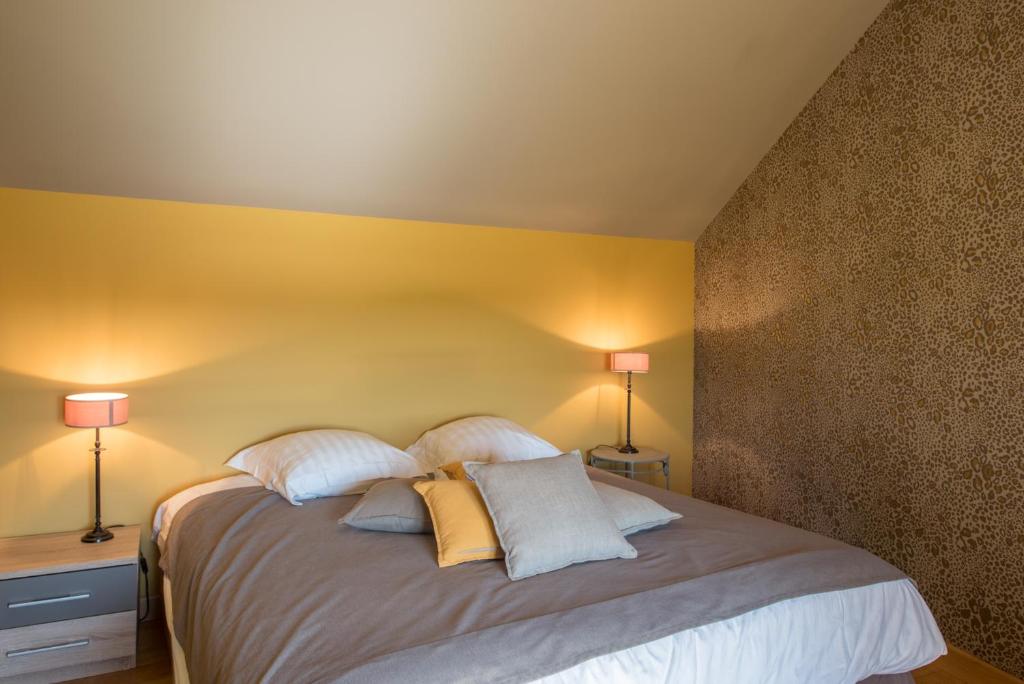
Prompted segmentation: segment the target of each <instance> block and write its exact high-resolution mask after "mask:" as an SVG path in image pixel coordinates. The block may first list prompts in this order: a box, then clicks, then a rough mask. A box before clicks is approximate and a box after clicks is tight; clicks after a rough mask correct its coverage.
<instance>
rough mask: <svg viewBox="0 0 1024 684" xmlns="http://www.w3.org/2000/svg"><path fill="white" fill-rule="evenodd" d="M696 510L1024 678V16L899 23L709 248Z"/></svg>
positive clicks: (838, 80) (947, 15)
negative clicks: (839, 571)
mask: <svg viewBox="0 0 1024 684" xmlns="http://www.w3.org/2000/svg"><path fill="white" fill-rule="evenodd" d="M696 288H697V315H696V328H697V332H696V348H695V354H696V389H695V463H694V493H695V494H696V495H697V496H699V497H701V498H705V499H709V500H711V501H715V502H717V503H721V504H724V505H727V506H732V507H735V508H739V509H742V510H746V511H750V512H753V513H756V514H759V515H764V516H767V517H770V518H775V519H777V520H781V521H784V522H787V523H790V524H794V525H798V526H801V527H805V528H808V529H812V530H815V531H818V532H822V533H824V534H828V535H831V536H833V537H836V538H839V539H842V540H845V541H847V542H849V543H852V544H856V545H858V546H862V547H865V548H867V549H869V550H871V551H873V552H874V553H877V554H878V555H880V556H882V557H883V558H885V559H887V560H889V561H890V562H892V563H894V564H895V565H897V566H899V567H900V568H902V569H903V570H904V571H906V572H907V573H908V574H909V575H910V576H912V577H913V578H914V579H915V580H917V582H918V583H919V585H920V587H921V590H922V592H923V593H924V595H925V598H926V599H927V600H928V603H929V605H930V606H931V607H932V609H933V611H934V613H935V615H936V617H937V619H938V621H939V624H940V626H941V627H942V630H943V633H944V634H945V636H946V638H947V640H949V641H950V642H952V643H954V644H956V645H958V646H960V647H962V648H964V649H966V650H968V651H970V652H972V653H974V654H976V655H978V656H979V657H981V658H983V659H985V660H987V661H989V662H991V663H992V664H994V665H996V666H997V667H1000V668H1002V669H1004V670H1006V671H1009V672H1012V673H1014V674H1016V675H1018V676H1020V675H1024V4H1022V3H1021V1H1020V0H959V1H957V0H930V1H925V0H922V1H919V2H906V1H897V2H893V3H892V4H891V5H890V6H889V7H887V8H886V9H885V10H884V11H883V13H882V14H881V16H880V17H879V18H878V20H877V21H876V22H875V23H874V25H873V26H872V27H871V28H870V29H869V30H868V32H867V33H866V35H865V36H864V37H863V38H862V39H861V41H860V42H859V43H858V45H857V46H856V48H855V49H854V51H853V52H852V53H851V54H850V55H849V56H848V57H847V58H846V59H845V61H844V62H843V63H842V64H841V65H840V67H839V68H838V69H837V70H836V71H835V72H834V73H833V74H832V76H831V77H830V78H829V79H828V81H827V82H826V83H825V84H824V86H823V87H822V88H821V90H820V91H819V92H818V93H817V94H816V95H815V96H814V98H813V99H812V100H811V102H810V103H809V104H808V105H807V107H806V108H805V110H804V111H803V112H802V113H801V114H800V115H799V117H798V118H797V119H796V120H795V121H794V122H793V123H792V125H791V126H790V128H789V129H788V130H787V131H786V133H785V134H784V135H783V136H782V137H781V138H780V139H779V141H778V142H777V143H776V145H775V146H774V148H773V149H772V150H771V151H770V152H769V153H768V155H767V156H766V157H765V158H764V159H763V160H762V161H761V163H760V165H759V166H758V167H757V169H756V170H755V171H754V172H753V173H752V174H751V175H750V177H749V178H747V180H746V181H745V183H744V184H743V186H742V187H741V188H740V189H739V190H738V191H737V192H736V194H735V196H734V197H733V198H732V199H731V200H730V201H729V203H728V204H727V205H726V206H725V207H724V208H723V209H722V211H721V213H720V214H719V216H718V217H717V218H716V219H715V221H714V222H713V223H712V224H711V225H710V226H709V227H708V229H707V231H706V232H705V234H704V235H703V236H702V237H701V239H700V240H699V242H698V243H697V273H696Z"/></svg>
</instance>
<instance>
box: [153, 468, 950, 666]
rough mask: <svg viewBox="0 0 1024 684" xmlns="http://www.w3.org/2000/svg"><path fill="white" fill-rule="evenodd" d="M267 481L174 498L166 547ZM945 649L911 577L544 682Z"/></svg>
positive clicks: (895, 660) (770, 612)
mask: <svg viewBox="0 0 1024 684" xmlns="http://www.w3.org/2000/svg"><path fill="white" fill-rule="evenodd" d="M252 486H260V484H259V482H257V481H256V480H255V479H253V478H251V477H249V476H248V475H236V476H232V477H226V478H223V479H221V480H215V481H213V482H207V483H204V484H201V485H197V486H195V487H190V488H189V489H186V490H185V491H183V492H180V493H179V494H176V495H175V496H173V497H171V498H170V499H168V500H167V501H165V502H164V503H163V504H161V505H160V507H159V509H158V510H157V513H156V516H155V517H154V519H153V538H154V539H155V540H156V541H157V544H158V546H159V547H160V548H161V550H163V544H164V542H165V541H166V539H167V532H168V531H169V530H170V526H171V524H172V523H173V520H174V516H175V515H176V514H177V512H178V511H180V510H181V508H182V507H183V506H184V505H185V504H187V503H188V502H189V501H191V500H193V499H195V498H197V497H199V496H203V495H205V494H210V493H213V492H217V491H223V490H225V489H234V488H237V487H252ZM163 597H164V608H165V611H166V619H167V627H168V631H169V632H170V637H171V651H172V662H173V664H174V681H175V684H189V680H188V672H187V670H186V667H185V657H184V651H183V650H182V648H181V645H180V644H179V643H178V639H177V637H176V636H175V634H174V629H173V617H172V613H171V607H172V605H173V602H172V597H171V585H170V582H169V581H168V579H167V578H166V577H165V578H164V581H163ZM945 653H946V644H945V642H944V641H943V639H942V634H941V633H940V632H939V628H938V625H936V624H935V619H934V618H933V617H932V614H931V611H930V610H929V609H928V606H927V605H926V604H925V602H924V599H923V598H922V597H921V595H920V593H918V591H917V588H916V587H915V586H914V584H913V582H911V581H910V580H897V581H893V582H881V583H879V584H872V585H869V586H866V587H858V588H856V589H845V590H842V591H833V592H826V593H822V594H812V595H810V596H801V597H798V598H794V599H789V600H786V601H780V602H778V603H774V604H772V605H770V606H765V607H764V608H759V609H757V610H753V611H750V612H749V613H744V614H743V615H738V616H736V617H734V618H730V619H728V620H722V621H720V622H714V623H711V624H709V625H703V626H701V627H695V628H693V629H688V630H684V631H682V632H678V633H676V634H673V635H671V636H667V637H664V638H662V639H657V640H655V641H651V642H648V643H646V644H642V645H640V646H635V647H633V648H629V649H626V650H623V651H617V652H615V653H609V654H606V655H603V656H598V657H597V658H592V659H590V660H587V661H585V662H583V663H580V664H579V665H576V666H575V667H572V668H569V669H568V670H563V671H562V672H558V673H556V674H553V675H550V676H548V677H544V678H542V679H539V680H537V684H605V683H607V682H616V683H618V682H622V683H623V684H627V683H630V682H637V683H640V682H643V683H645V684H647V683H665V684H668V683H669V682H671V683H673V684H722V683H724V682H729V683H733V684H803V683H806V682H814V683H815V684H818V683H820V684H855V682H859V681H861V680H863V679H867V678H868V677H869V676H871V675H875V674H897V673H902V672H909V671H910V670H913V669H916V668H918V667H921V666H923V665H926V664H928V663H930V662H932V661H933V660H935V659H936V658H938V657H939V656H941V655H944V654H945Z"/></svg>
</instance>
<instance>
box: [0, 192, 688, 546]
mask: <svg viewBox="0 0 1024 684" xmlns="http://www.w3.org/2000/svg"><path fill="white" fill-rule="evenodd" d="M0 225H2V226H3V229H2V230H0V255H3V264H2V266H0V435H3V442H4V447H3V451H2V452H0V536H9V535H19V534H29V533H37V532H49V531H56V530H66V529H78V528H83V527H85V526H86V525H87V524H89V523H90V522H91V521H90V511H91V508H90V506H91V488H92V467H93V465H92V456H91V454H90V452H89V451H88V448H89V447H90V446H91V445H92V433H91V432H90V431H88V430H77V429H71V428H67V427H64V425H63V422H62V418H61V399H62V397H63V396H64V395H65V394H68V393H70V392H72V391H88V390H100V389H102V390H108V389H109V390H117V391H123V392H127V393H128V394H129V397H130V401H131V417H130V421H129V423H128V424H127V425H124V426H122V427H118V428H111V429H107V430H104V433H103V442H104V446H106V447H107V448H108V451H107V452H106V453H105V454H104V457H103V459H104V460H103V506H104V516H103V517H104V521H105V522H106V523H109V524H114V523H136V522H138V523H142V524H144V525H146V524H148V522H149V520H150V518H151V515H152V513H153V511H154V509H155V507H156V505H157V503H158V501H159V500H161V499H163V498H165V497H167V496H168V495H170V494H173V493H174V492H175V491H177V490H179V489H181V488H183V487H185V486H187V485H189V484H192V483H196V482H200V481H204V480H207V479H212V478H214V477H217V476H220V475H223V474H228V471H227V469H226V468H224V467H223V465H222V464H223V463H224V461H225V460H226V459H227V458H228V457H230V456H231V455H232V454H233V453H234V452H235V451H236V450H238V449H239V448H241V447H243V446H246V445H248V444H251V443H254V442H257V441H260V440H263V439H266V438H268V437H270V436H274V435H277V434H280V433H283V432H287V431H292V430H297V429H302V428H309V427H348V428H355V429H360V430H365V431H368V432H371V433H373V434H375V435H377V436H379V437H381V438H383V439H385V440H387V441H390V442H391V443H393V444H395V445H397V446H399V447H402V448H404V447H405V446H407V445H408V444H409V443H410V442H412V441H413V440H414V439H415V438H416V437H417V436H418V434H419V433H420V432H421V431H423V430H425V429H428V428H430V427H433V426H435V425H437V424H438V423H441V422H445V421H448V420H451V419H453V418H457V417H461V416H465V415H471V414H480V413H490V414H495V415H501V416H505V417H508V418H511V419H513V420H515V421H517V422H519V423H521V424H523V425H525V426H526V427H528V428H530V429H532V430H534V431H535V432H537V433H538V434H540V435H542V436H543V437H545V438H546V439H548V440H550V441H552V442H553V443H554V444H556V445H558V446H560V447H563V448H565V449H573V448H580V449H586V448H589V447H592V446H594V445H596V444H598V443H600V442H610V441H616V440H619V439H620V434H621V433H622V432H624V421H625V416H624V413H625V410H624V386H623V382H624V378H623V377H622V376H621V375H619V374H614V373H611V372H609V371H608V370H607V363H608V362H607V353H606V352H607V351H608V350H613V349H634V348H635V349H643V350H646V351H649V352H650V353H651V366H652V372H651V373H650V374H649V375H645V376H643V377H642V378H638V379H637V381H636V382H634V390H635V392H634V401H633V412H634V415H633V433H634V439H635V440H637V441H639V442H640V443H642V444H651V445H655V446H658V447H661V448H664V449H666V450H669V451H670V452H671V453H672V455H673V465H674V467H673V469H672V473H673V477H674V482H673V486H674V488H675V489H677V490H680V491H683V492H688V491H689V489H690V448H691V443H690V435H691V416H692V373H693V356H692V353H693V352H692V349H693V346H692V345H693V335H692V331H693V324H692V321H693V245H692V243H685V242H669V241H657V240H644V239H629V238H616V237H600V236H589V235H578V234H566V233H553V232H543V231H532V230H513V229H505V228H501V229H499V228H484V227H471V226H456V225H444V224H434V223H423V222H414V221H399V220H384V219H370V218H355V217H348V216H337V215H328V214H315V213H303V212H291V211H277V210H267V209H253V208H240V207H226V206H215V205H199V204H184V203H174V202H162V201H152V200H136V199H123V198H113V197H98V196H89V195H73V194H61V193H49V192H35V191H24V190H13V189H0Z"/></svg>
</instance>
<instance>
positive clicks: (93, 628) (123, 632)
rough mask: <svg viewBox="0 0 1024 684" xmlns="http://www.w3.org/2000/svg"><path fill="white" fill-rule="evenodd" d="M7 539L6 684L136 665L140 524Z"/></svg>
mask: <svg viewBox="0 0 1024 684" xmlns="http://www.w3.org/2000/svg"><path fill="white" fill-rule="evenodd" d="M112 532H113V533H114V538H113V539H111V540H110V541H107V542H103V543H101V544H83V543H82V542H81V541H80V539H81V536H82V532H81V530H79V531H77V532H60V533H57V534H39V535H34V536H30V537H8V538H6V539H0V683H2V684H7V683H8V682H11V683H13V682H59V681H64V680H66V679H75V678H78V677H85V676H88V675H94V674H100V673H103V672H112V671H114V670H126V669H128V668H132V667H135V635H136V629H137V617H138V595H139V589H138V587H139V526H138V525H129V526H126V527H116V528H114V529H113V530H112Z"/></svg>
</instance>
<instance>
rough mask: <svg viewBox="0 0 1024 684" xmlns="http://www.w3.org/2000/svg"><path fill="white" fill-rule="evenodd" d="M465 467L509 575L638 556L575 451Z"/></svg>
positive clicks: (523, 574)
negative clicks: (493, 530) (485, 511)
mask: <svg viewBox="0 0 1024 684" xmlns="http://www.w3.org/2000/svg"><path fill="white" fill-rule="evenodd" d="M465 467H466V472H467V473H468V474H469V476H470V477H472V478H473V479H474V480H475V481H476V484H477V487H479V489H480V495H481V496H482V497H483V500H484V503H485V504H486V505H487V510H488V512H490V515H491V520H492V521H493V522H494V529H495V532H496V533H497V535H498V540H499V541H500V542H501V548H502V549H503V550H504V551H505V565H506V568H507V569H508V576H509V578H510V579H513V580H519V579H524V578H526V577H532V576H533V575H538V574H540V573H544V572H550V571H552V570H558V569H560V568H564V567H566V566H569V565H572V564H573V563H583V562H586V561H594V560H606V559H610V558H636V549H634V548H633V547H632V545H630V543H629V542H628V541H626V538H625V537H624V536H623V535H622V533H621V532H620V531H619V529H618V528H617V527H616V526H615V520H614V518H613V517H612V514H611V513H610V512H609V510H608V507H607V506H605V504H604V502H603V501H602V500H601V497H600V496H599V495H598V493H597V491H595V489H594V487H593V486H592V485H591V484H590V479H589V478H588V477H587V474H586V472H585V471H584V469H583V463H582V461H580V459H579V457H578V456H576V455H575V454H563V455H561V456H555V457H553V458H540V459H535V460H530V461H518V462H514V463H494V464H489V465H478V464H466V466H465Z"/></svg>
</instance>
